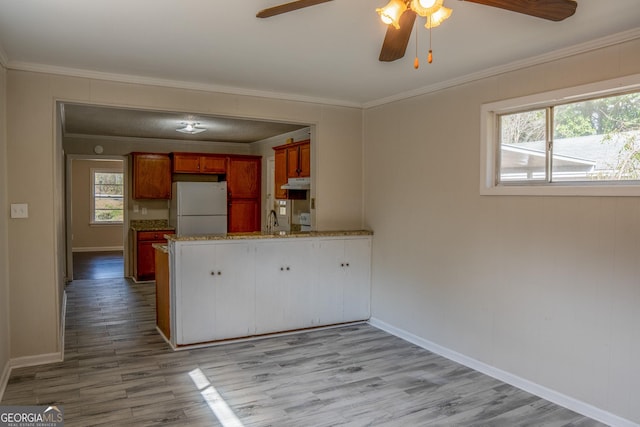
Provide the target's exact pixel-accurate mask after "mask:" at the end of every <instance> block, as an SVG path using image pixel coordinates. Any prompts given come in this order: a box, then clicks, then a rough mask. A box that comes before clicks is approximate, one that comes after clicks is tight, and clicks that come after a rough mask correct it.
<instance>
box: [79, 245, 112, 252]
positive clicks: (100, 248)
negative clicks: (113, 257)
mask: <svg viewBox="0 0 640 427" xmlns="http://www.w3.org/2000/svg"><path fill="white" fill-rule="evenodd" d="M72 251H73V252H113V251H124V246H94V247H85V248H73V249H72Z"/></svg>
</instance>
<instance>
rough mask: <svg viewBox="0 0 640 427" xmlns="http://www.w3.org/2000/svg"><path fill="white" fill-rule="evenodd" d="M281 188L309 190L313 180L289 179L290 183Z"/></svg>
mask: <svg viewBox="0 0 640 427" xmlns="http://www.w3.org/2000/svg"><path fill="white" fill-rule="evenodd" d="M280 188H281V189H283V190H309V189H310V188H311V178H308V177H307V178H289V182H287V183H286V184H285V185H283V186H282V187H280Z"/></svg>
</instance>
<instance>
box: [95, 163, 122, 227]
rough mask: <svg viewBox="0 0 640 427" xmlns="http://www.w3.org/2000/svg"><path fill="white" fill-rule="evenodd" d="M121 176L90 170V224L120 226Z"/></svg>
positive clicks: (108, 171) (117, 173)
mask: <svg viewBox="0 0 640 427" xmlns="http://www.w3.org/2000/svg"><path fill="white" fill-rule="evenodd" d="M123 181H124V179H123V174H122V172H119V171H113V170H104V169H102V170H101V169H91V223H92V224H114V223H115V224H121V223H122V222H123V219H124V185H123Z"/></svg>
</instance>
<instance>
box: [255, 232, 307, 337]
mask: <svg viewBox="0 0 640 427" xmlns="http://www.w3.org/2000/svg"><path fill="white" fill-rule="evenodd" d="M310 256H311V243H310V242H309V241H306V240H301V241H298V240H293V239H282V240H271V241H263V242H256V333H257V334H265V333H270V332H282V331H290V330H294V329H300V328H305V327H308V326H309V325H310V316H309V310H310V307H311V305H312V302H313V301H312V295H311V293H310V282H311V280H310V277H309V276H310V269H309V265H310V261H311V258H310Z"/></svg>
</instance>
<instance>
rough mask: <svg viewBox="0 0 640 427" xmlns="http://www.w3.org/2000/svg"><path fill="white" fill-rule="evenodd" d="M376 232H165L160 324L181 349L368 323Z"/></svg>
mask: <svg viewBox="0 0 640 427" xmlns="http://www.w3.org/2000/svg"><path fill="white" fill-rule="evenodd" d="M372 234H373V233H372V232H371V231H366V230H359V231H326V232H322V231H316V232H307V233H284V234H282V233H262V232H255V233H230V234H226V235H217V236H216V235H212V236H184V237H180V236H176V235H167V236H166V237H167V241H168V244H167V245H166V246H164V245H156V250H157V253H156V255H157V257H159V258H164V260H165V262H166V263H167V265H168V269H167V270H168V271H167V272H165V273H164V274H165V275H166V276H168V277H164V278H160V277H159V278H158V282H159V283H165V284H166V283H168V287H167V286H164V287H163V289H162V290H159V292H164V294H165V296H164V298H163V297H162V295H160V302H159V304H158V307H157V310H158V329H159V330H160V331H161V332H162V333H163V334H164V336H165V338H167V339H168V340H169V341H170V343H171V345H172V346H173V347H174V348H176V349H177V348H180V347H184V346H191V345H196V344H197V345H201V344H208V343H213V342H216V341H221V340H228V339H234V338H247V337H254V336H260V335H266V334H272V333H280V332H287V331H294V330H300V329H307V328H314V327H320V326H329V325H334V324H342V323H349V322H356V321H363V320H367V319H368V318H369V316H370V295H371V289H370V288H371V280H370V277H371V272H370V270H371V243H372ZM163 279H164V280H163ZM163 306H164V307H163ZM167 306H168V307H167ZM162 313H165V314H164V315H163V314H162ZM167 314H168V316H169V317H170V319H166V316H167ZM167 320H168V321H167Z"/></svg>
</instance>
